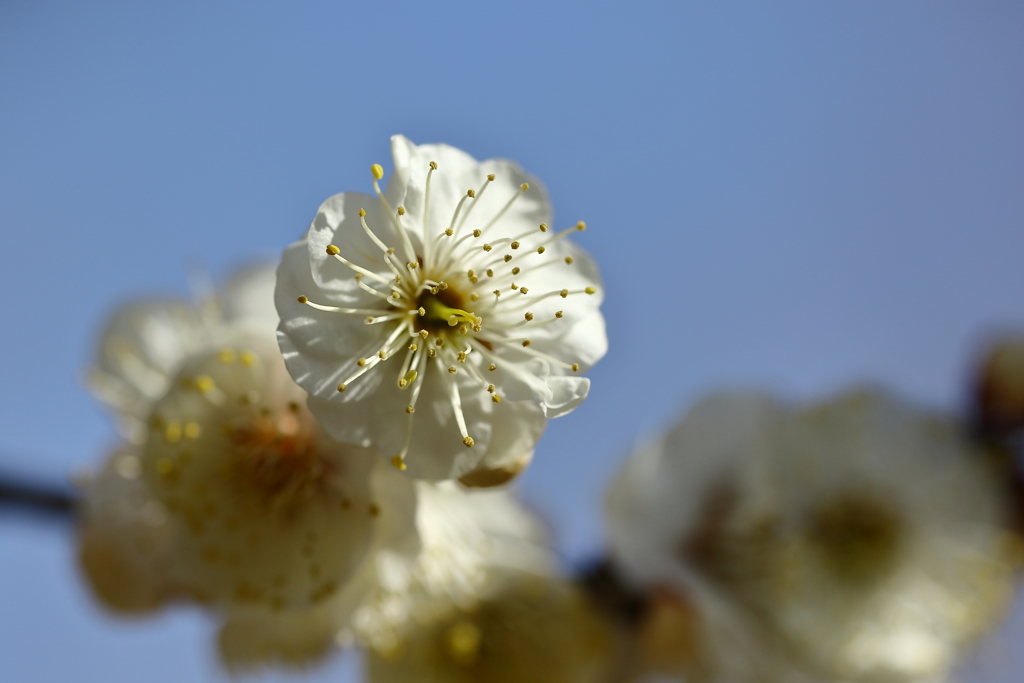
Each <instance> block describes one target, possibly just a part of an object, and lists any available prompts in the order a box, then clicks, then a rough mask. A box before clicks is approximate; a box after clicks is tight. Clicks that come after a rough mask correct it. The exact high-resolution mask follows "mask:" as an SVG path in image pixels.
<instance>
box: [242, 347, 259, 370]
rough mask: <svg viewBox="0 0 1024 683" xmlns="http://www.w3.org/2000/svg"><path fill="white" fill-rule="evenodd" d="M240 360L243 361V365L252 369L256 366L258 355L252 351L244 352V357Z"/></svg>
mask: <svg viewBox="0 0 1024 683" xmlns="http://www.w3.org/2000/svg"><path fill="white" fill-rule="evenodd" d="M238 360H240V361H242V365H244V366H245V367H247V368H251V367H252V366H253V365H256V354H255V353H253V352H252V351H242V355H240V356H239V357H238Z"/></svg>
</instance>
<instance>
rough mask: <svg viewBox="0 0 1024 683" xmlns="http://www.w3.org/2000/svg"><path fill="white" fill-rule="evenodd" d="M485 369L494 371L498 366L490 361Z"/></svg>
mask: <svg viewBox="0 0 1024 683" xmlns="http://www.w3.org/2000/svg"><path fill="white" fill-rule="evenodd" d="M487 369H488V370H490V371H491V372H494V371H495V370H497V369H498V366H497V365H495V364H494V363H491V364H490V365H489V366H488V367H487Z"/></svg>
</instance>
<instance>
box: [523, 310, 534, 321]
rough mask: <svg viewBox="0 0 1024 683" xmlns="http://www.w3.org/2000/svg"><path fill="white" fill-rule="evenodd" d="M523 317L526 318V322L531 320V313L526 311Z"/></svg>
mask: <svg viewBox="0 0 1024 683" xmlns="http://www.w3.org/2000/svg"><path fill="white" fill-rule="evenodd" d="M524 317H525V318H526V319H527V320H533V313H530V312H529V311H527V312H526V315H525V316H524Z"/></svg>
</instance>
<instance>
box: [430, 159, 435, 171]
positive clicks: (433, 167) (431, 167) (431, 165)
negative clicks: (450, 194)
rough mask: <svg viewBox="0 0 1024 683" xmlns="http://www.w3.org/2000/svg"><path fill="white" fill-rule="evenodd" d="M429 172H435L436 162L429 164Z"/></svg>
mask: <svg viewBox="0 0 1024 683" xmlns="http://www.w3.org/2000/svg"><path fill="white" fill-rule="evenodd" d="M430 170H432V171H436V170H437V162H436V161H431V162H430Z"/></svg>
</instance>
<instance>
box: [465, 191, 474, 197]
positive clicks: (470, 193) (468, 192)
mask: <svg viewBox="0 0 1024 683" xmlns="http://www.w3.org/2000/svg"><path fill="white" fill-rule="evenodd" d="M466 196H467V197H469V198H470V199H473V198H474V197H476V190H467V191H466Z"/></svg>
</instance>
